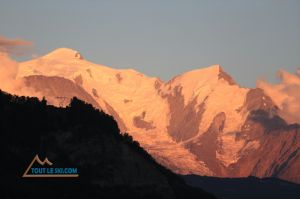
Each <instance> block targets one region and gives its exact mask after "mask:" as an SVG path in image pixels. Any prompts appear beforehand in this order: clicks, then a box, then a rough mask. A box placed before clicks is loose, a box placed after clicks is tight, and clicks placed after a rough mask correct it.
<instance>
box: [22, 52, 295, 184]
mask: <svg viewBox="0 0 300 199" xmlns="http://www.w3.org/2000/svg"><path fill="white" fill-rule="evenodd" d="M18 76H19V77H24V78H25V79H26V84H27V86H29V87H31V88H34V89H35V90H36V92H37V93H39V96H40V94H42V95H43V96H45V97H46V98H47V99H48V100H49V102H50V103H52V104H54V105H57V106H58V105H67V103H68V100H69V99H70V98H71V97H73V96H77V97H79V98H80V99H83V100H85V101H87V102H89V103H91V104H93V105H94V106H95V107H97V108H101V109H103V110H104V111H105V112H107V113H108V114H111V115H112V116H114V118H115V119H116V120H117V122H118V124H119V127H120V129H121V130H122V131H123V132H125V131H126V132H128V133H129V134H130V135H132V136H133V138H134V139H135V140H137V141H138V142H139V143H140V144H141V146H142V147H144V148H145V149H146V150H147V151H148V152H149V153H150V154H151V155H152V156H153V157H154V158H155V159H156V160H157V161H158V162H159V163H161V164H163V165H164V166H166V167H168V168H170V169H172V170H173V171H175V172H177V173H180V174H200V175H212V176H224V177H225V176H226V177H236V176H249V175H255V176H258V177H265V176H278V177H281V178H284V179H287V180H291V181H294V182H300V170H299V169H297V168H299V165H300V153H299V152H300V131H299V126H298V125H289V124H287V123H286V122H285V121H284V120H283V119H282V118H280V117H279V116H278V114H277V112H278V107H277V106H276V105H275V104H274V102H273V101H274V100H272V99H271V98H270V97H269V96H267V95H266V94H265V93H264V91H263V90H261V89H259V88H256V89H248V88H242V87H240V86H239V85H238V84H236V83H235V81H234V80H233V79H232V78H231V77H230V76H229V75H228V74H227V73H226V72H224V70H223V69H222V68H221V66H219V65H213V66H210V67H207V68H204V69H198V70H193V71H190V72H187V73H184V74H181V75H178V76H176V77H174V78H173V79H172V80H170V81H168V82H163V81H162V80H160V79H159V78H154V77H147V76H145V75H144V74H142V73H139V72H137V71H135V70H131V69H128V70H123V69H113V68H109V67H107V66H103V65H98V64H94V63H91V62H89V61H87V60H85V59H84V58H83V56H82V55H81V54H80V53H79V52H77V51H75V50H71V49H67V48H61V49H57V50H55V51H53V52H51V53H49V54H47V55H45V56H42V57H39V58H37V59H34V60H30V61H27V62H23V63H20V67H19V72H18ZM62 100H63V101H62Z"/></svg>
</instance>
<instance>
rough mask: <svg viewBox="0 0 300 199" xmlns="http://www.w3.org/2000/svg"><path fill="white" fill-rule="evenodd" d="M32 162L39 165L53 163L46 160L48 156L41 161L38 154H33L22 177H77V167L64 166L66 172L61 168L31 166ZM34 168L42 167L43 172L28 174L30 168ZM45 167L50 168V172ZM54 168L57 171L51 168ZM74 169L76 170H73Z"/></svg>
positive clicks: (50, 164)
mask: <svg viewBox="0 0 300 199" xmlns="http://www.w3.org/2000/svg"><path fill="white" fill-rule="evenodd" d="M34 163H37V164H39V165H40V166H52V165H53V163H52V162H50V161H49V160H48V158H47V157H46V158H45V159H44V161H42V160H41V159H40V158H39V156H38V155H35V156H34V158H33V160H32V161H31V163H30V164H29V166H28V167H27V169H26V170H25V172H24V174H23V176H22V177H23V178H24V177H78V174H77V169H76V168H74V169H72V168H65V169H67V171H68V172H67V173H65V172H63V171H64V170H62V169H63V168H48V167H42V168H32V166H33V164H34ZM31 169H32V170H34V169H42V171H43V173H39V174H30V173H28V172H29V171H30V170H31ZM46 169H51V171H52V172H51V173H50V174H49V173H46V172H45V171H46ZM54 169H55V171H59V172H57V173H53V170H54ZM70 170H71V173H72V172H73V174H71V173H70ZM75 171H76V172H75ZM60 172H63V173H60Z"/></svg>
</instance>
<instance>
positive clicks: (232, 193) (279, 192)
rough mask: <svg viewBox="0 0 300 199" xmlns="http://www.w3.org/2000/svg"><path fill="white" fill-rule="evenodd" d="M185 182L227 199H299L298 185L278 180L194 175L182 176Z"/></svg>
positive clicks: (299, 188)
mask: <svg viewBox="0 0 300 199" xmlns="http://www.w3.org/2000/svg"><path fill="white" fill-rule="evenodd" d="M184 179H185V181H186V182H187V183H188V184H189V185H191V186H195V187H201V188H202V189H204V190H206V191H209V192H211V193H213V194H215V195H216V196H217V197H219V198H228V199H241V198H243V199H253V198H270V199H284V198H289V199H299V198H300V185H299V184H294V183H291V182H287V181H284V180H280V179H278V178H263V179H259V178H256V177H248V178H216V177H203V176H196V175H187V176H184Z"/></svg>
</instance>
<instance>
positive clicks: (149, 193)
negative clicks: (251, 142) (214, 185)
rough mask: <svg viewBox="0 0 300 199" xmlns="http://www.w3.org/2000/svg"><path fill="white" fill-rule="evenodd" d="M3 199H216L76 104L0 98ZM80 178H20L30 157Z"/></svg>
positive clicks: (105, 118)
mask: <svg viewBox="0 0 300 199" xmlns="http://www.w3.org/2000/svg"><path fill="white" fill-rule="evenodd" d="M0 141H1V150H0V151H1V156H0V157H1V160H0V162H1V164H0V172H1V190H2V191H1V198H51V199H53V198H95V197H97V198H116V197H118V198H121V197H122V198H125V197H127V198H128V197H129V198H194V197H195V198H214V197H213V196H211V195H210V194H208V193H206V192H205V191H202V190H201V189H198V188H192V187H189V186H187V185H186V184H185V183H184V181H183V180H182V179H181V178H180V177H178V176H177V175H175V174H173V173H172V172H171V171H169V170H167V169H165V168H164V167H162V166H160V165H159V164H157V163H156V162H155V161H154V160H153V159H152V158H151V156H150V155H148V154H147V152H145V151H144V150H143V149H142V148H141V147H140V146H139V144H138V143H137V142H135V141H133V140H132V138H131V137H130V136H128V135H127V134H125V135H121V134H120V133H119V129H118V126H117V123H116V122H115V120H114V119H113V118H112V117H111V116H109V115H106V114H105V113H103V112H101V111H99V110H96V109H94V108H93V107H92V106H91V105H89V104H86V103H84V102H82V101H80V100H78V99H77V98H73V99H72V101H71V103H70V105H69V106H68V107H66V108H57V107H54V106H49V105H47V103H46V101H45V100H43V101H39V100H38V99H37V98H29V97H17V96H12V95H9V94H7V93H4V92H0ZM36 154H38V155H39V157H40V158H41V159H42V160H44V159H45V158H46V157H47V158H48V159H49V160H50V161H51V162H52V163H53V165H54V166H56V167H76V168H77V169H78V173H79V177H78V178H45V177H44V178H23V177H22V175H23V173H24V171H25V170H26V168H27V166H28V165H29V164H30V162H31V161H32V159H33V158H34V156H35V155H36Z"/></svg>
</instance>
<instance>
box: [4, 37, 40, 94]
mask: <svg viewBox="0 0 300 199" xmlns="http://www.w3.org/2000/svg"><path fill="white" fill-rule="evenodd" d="M30 46H32V43H31V42H29V41H25V40H21V39H15V40H12V39H7V38H5V37H3V36H0V89H1V90H3V91H6V92H8V93H12V94H16V95H26V96H38V93H36V92H34V91H33V90H32V89H30V88H28V87H26V86H25V83H24V80H23V79H22V78H17V74H18V69H19V63H18V62H16V61H15V60H13V59H11V57H10V55H15V56H18V55H22V54H25V53H27V52H28V51H29V49H28V48H27V47H30ZM24 47H25V48H24Z"/></svg>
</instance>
